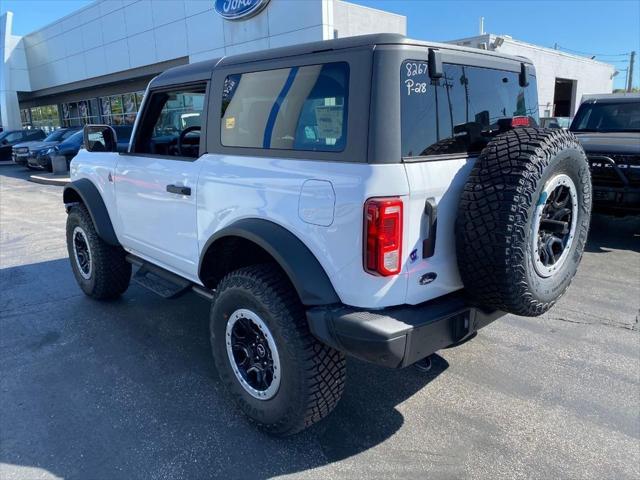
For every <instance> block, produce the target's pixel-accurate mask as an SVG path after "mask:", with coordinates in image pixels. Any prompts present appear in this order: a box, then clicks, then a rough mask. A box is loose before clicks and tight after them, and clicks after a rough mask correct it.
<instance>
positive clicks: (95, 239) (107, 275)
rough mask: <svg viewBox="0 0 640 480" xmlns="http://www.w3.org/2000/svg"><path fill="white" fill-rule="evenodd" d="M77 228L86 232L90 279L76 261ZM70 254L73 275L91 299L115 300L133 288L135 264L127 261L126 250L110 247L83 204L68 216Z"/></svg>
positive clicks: (77, 206)
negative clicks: (101, 236) (74, 244)
mask: <svg viewBox="0 0 640 480" xmlns="http://www.w3.org/2000/svg"><path fill="white" fill-rule="evenodd" d="M76 227H80V228H81V229H82V230H83V231H84V234H85V235H86V238H87V240H88V245H89V250H90V252H91V262H92V265H91V274H90V276H89V278H84V277H83V276H82V274H81V273H80V267H79V265H78V263H77V261H76V259H75V254H74V249H73V235H74V230H75V228H76ZM67 251H68V252H69V260H70V262H71V269H72V270H73V275H74V276H75V277H76V281H77V282H78V285H79V286H80V288H81V289H82V291H83V292H84V293H85V294H87V295H88V296H90V297H92V298H95V299H98V300H107V299H112V298H116V297H118V296H120V295H121V294H122V293H124V292H125V290H126V289H127V288H128V287H129V281H130V280H131V264H130V263H129V262H127V261H126V260H125V255H126V253H125V251H124V250H123V249H122V247H119V246H112V245H109V244H108V243H106V242H105V241H104V240H102V239H101V238H100V237H99V236H98V234H97V232H96V229H95V226H94V225H93V220H92V219H91V215H90V214H89V212H88V211H87V208H86V207H85V206H84V205H82V204H77V205H73V206H72V207H71V209H70V210H69V214H68V216H67Z"/></svg>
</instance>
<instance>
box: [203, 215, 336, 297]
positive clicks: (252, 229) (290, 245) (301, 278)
mask: <svg viewBox="0 0 640 480" xmlns="http://www.w3.org/2000/svg"><path fill="white" fill-rule="evenodd" d="M224 237H241V238H244V239H246V240H249V241H251V242H253V243H255V244H256V245H258V246H260V247H261V248H263V249H264V250H265V251H266V252H267V253H269V255H271V256H272V257H273V258H274V259H275V261H276V262H277V263H278V264H279V265H280V267H281V268H282V269H283V270H284V272H285V273H286V274H287V276H288V277H289V280H290V281H291V283H292V284H293V286H294V288H295V289H296V291H297V293H298V296H299V297H300V300H301V302H302V303H303V304H304V305H309V306H311V305H331V304H335V303H340V298H339V297H338V294H337V293H336V291H335V289H334V288H333V285H332V283H331V280H329V277H328V275H327V273H326V272H325V270H324V268H323V267H322V265H320V262H319V261H318V259H317V258H316V257H315V255H314V254H313V253H312V252H311V250H309V248H308V247H307V246H306V245H305V244H304V243H303V242H302V241H301V240H300V239H299V238H298V237H296V236H295V235H294V234H293V233H291V232H290V231H289V230H287V229H286V228H284V227H282V226H280V225H278V224H276V223H273V222H271V221H268V220H263V219H258V218H245V219H242V220H238V221H236V222H234V223H233V224H231V225H229V226H227V227H225V228H223V229H221V230H220V231H218V232H216V233H214V234H213V235H212V236H211V238H209V240H207V243H206V244H205V246H204V248H203V249H202V251H201V254H200V263H199V265H198V276H199V277H200V278H202V277H201V270H202V266H203V265H202V264H203V259H204V257H205V255H206V254H207V251H208V250H209V247H210V246H211V245H212V244H213V243H214V242H215V241H216V240H220V239H222V238H224Z"/></svg>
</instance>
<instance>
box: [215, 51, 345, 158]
mask: <svg viewBox="0 0 640 480" xmlns="http://www.w3.org/2000/svg"><path fill="white" fill-rule="evenodd" d="M348 93H349V65H348V64H347V63H344V62H336V63H327V64H324V65H307V66H301V67H291V68H282V69H277V70H265V71H259V72H250V73H239V74H233V75H229V76H227V77H226V79H225V82H224V89H223V92H222V112H221V122H220V138H221V141H222V144H223V145H224V146H226V147H248V148H262V149H283V150H311V151H329V152H336V151H342V150H344V148H345V143H346V139H347V106H348Z"/></svg>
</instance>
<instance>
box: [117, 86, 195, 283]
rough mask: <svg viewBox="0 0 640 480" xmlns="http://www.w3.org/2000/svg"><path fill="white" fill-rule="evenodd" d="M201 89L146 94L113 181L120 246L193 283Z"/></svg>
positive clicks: (190, 88) (192, 88)
mask: <svg viewBox="0 0 640 480" xmlns="http://www.w3.org/2000/svg"><path fill="white" fill-rule="evenodd" d="M204 102H205V86H204V85H203V86H202V87H189V89H188V90H185V89H181V90H179V91H162V92H156V93H154V92H150V93H149V98H148V100H147V101H146V106H145V109H144V111H143V112H141V115H142V117H141V118H140V120H139V124H138V126H137V128H136V132H135V138H134V142H133V144H132V147H131V152H130V153H127V154H123V155H120V157H119V159H118V164H117V167H116V172H115V177H114V182H115V190H116V208H117V215H118V222H119V227H120V232H121V233H122V237H123V243H124V244H125V246H126V248H127V249H128V250H130V251H131V252H132V253H134V254H137V255H139V256H141V257H142V258H145V259H147V260H150V261H152V262H153V263H155V264H157V265H159V266H162V267H164V268H166V269H168V270H172V271H174V272H176V273H179V274H181V275H183V276H186V277H188V278H190V279H192V280H196V279H197V269H198V240H197V221H196V198H197V196H196V193H197V192H196V188H197V184H198V175H199V172H200V168H201V162H199V161H198V157H199V155H200V135H199V127H200V125H201V121H202V112H203V107H204Z"/></svg>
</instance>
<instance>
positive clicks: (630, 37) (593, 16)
mask: <svg viewBox="0 0 640 480" xmlns="http://www.w3.org/2000/svg"><path fill="white" fill-rule="evenodd" d="M91 1H92V0H0V13H4V12H5V11H7V10H11V11H13V12H14V18H13V32H14V34H16V35H24V34H26V33H29V32H32V31H34V30H37V29H38V28H40V27H42V26H44V25H47V24H48V23H51V22H52V21H54V20H56V19H58V18H61V17H63V16H65V15H67V14H69V13H71V12H73V11H74V10H77V9H78V8H81V7H83V6H84V5H87V4H89V3H91ZM208 1H211V2H213V1H214V0H208ZM299 1H305V0H299ZM350 1H351V2H352V3H358V4H360V5H365V6H368V7H373V8H380V9H382V10H388V11H390V12H395V13H399V14H401V15H405V16H406V17H407V29H408V32H407V34H408V35H409V36H410V37H413V38H417V39H421V40H434V41H444V40H452V39H456V38H462V37H468V36H473V35H476V34H477V33H478V21H479V18H480V17H481V16H484V17H485V31H486V32H488V33H495V34H507V35H511V36H512V37H514V38H517V39H518V40H523V41H525V42H529V43H535V44H537V45H542V46H546V47H554V45H556V44H557V45H558V46H559V48H560V49H562V50H565V51H568V52H571V53H574V52H579V53H584V54H589V56H591V55H594V54H595V55H596V59H599V60H602V61H606V62H608V63H612V64H614V65H615V66H616V67H617V68H618V69H619V70H621V69H626V68H627V66H628V61H629V60H628V59H629V57H628V55H623V54H628V52H630V51H631V50H636V51H637V52H638V54H640V1H639V0H609V1H607V0H493V1H491V0H448V1H445V0H350ZM634 70H635V72H634V83H633V84H634V86H636V87H637V86H639V85H640V64H639V61H638V55H636V62H635V67H634ZM625 78H626V72H624V71H621V72H620V73H619V74H618V75H617V76H616V77H615V85H614V86H615V88H622V87H624V83H625Z"/></svg>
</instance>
